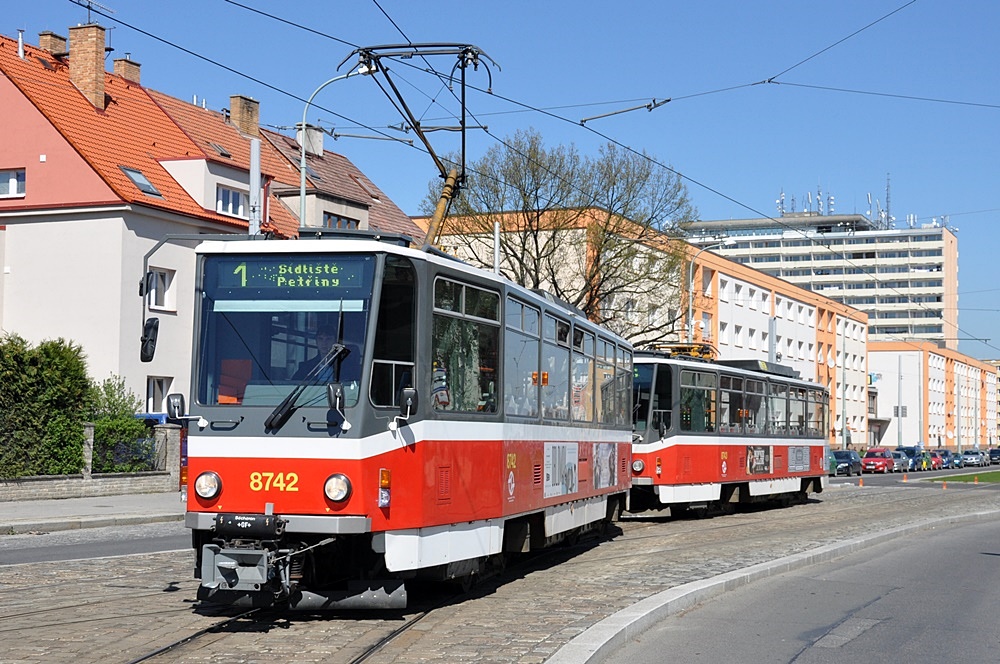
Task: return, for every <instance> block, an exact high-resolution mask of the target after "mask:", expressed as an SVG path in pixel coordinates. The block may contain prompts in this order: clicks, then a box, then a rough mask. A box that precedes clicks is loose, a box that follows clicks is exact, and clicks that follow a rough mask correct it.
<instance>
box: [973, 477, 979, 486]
mask: <svg viewBox="0 0 1000 664" xmlns="http://www.w3.org/2000/svg"><path fill="white" fill-rule="evenodd" d="M972 483H973V484H979V475H976V477H975V478H974V479H973V480H972Z"/></svg>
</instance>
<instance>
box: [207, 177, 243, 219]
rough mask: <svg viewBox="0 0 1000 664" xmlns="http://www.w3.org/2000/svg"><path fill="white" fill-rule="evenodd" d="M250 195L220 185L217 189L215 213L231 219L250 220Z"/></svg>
mask: <svg viewBox="0 0 1000 664" xmlns="http://www.w3.org/2000/svg"><path fill="white" fill-rule="evenodd" d="M249 210H250V204H249V195H248V194H247V193H246V192H245V191H239V190H237V189H230V188H229V187H223V186H222V185H218V186H217V187H216V188H215V211H216V212H218V213H219V214H227V215H229V216H231V217H240V218H242V219H248V218H249V214H250V212H249Z"/></svg>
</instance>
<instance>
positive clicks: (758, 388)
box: [743, 379, 767, 433]
mask: <svg viewBox="0 0 1000 664" xmlns="http://www.w3.org/2000/svg"><path fill="white" fill-rule="evenodd" d="M766 386H767V384H766V383H765V382H763V381H760V380H752V379H747V380H746V381H745V383H744V389H745V392H744V394H743V408H744V410H745V411H746V412H745V419H744V423H743V430H744V432H745V433H764V429H765V427H766V426H767V398H766V396H767V395H766V392H765V387H766Z"/></svg>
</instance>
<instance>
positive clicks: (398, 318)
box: [369, 256, 416, 407]
mask: <svg viewBox="0 0 1000 664" xmlns="http://www.w3.org/2000/svg"><path fill="white" fill-rule="evenodd" d="M415 289H416V276H415V274H414V270H413V264H412V263H410V261H408V260H406V259H403V258H398V257H394V256H390V257H388V258H387V259H386V264H385V277H384V278H383V281H382V296H381V299H380V300H379V308H378V320H377V321H376V322H375V350H374V353H373V360H372V381H371V388H370V390H369V394H370V396H371V401H372V403H373V404H375V405H376V406H393V407H398V406H399V404H398V399H399V393H400V390H402V389H403V388H404V387H413V366H414V342H413V330H414V321H415V319H416V308H415V307H416V294H415Z"/></svg>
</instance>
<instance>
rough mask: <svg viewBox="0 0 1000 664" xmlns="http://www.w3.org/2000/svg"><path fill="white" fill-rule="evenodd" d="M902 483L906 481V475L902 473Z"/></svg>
mask: <svg viewBox="0 0 1000 664" xmlns="http://www.w3.org/2000/svg"><path fill="white" fill-rule="evenodd" d="M903 481H904V482H906V481H907V479H906V473H903Z"/></svg>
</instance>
